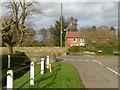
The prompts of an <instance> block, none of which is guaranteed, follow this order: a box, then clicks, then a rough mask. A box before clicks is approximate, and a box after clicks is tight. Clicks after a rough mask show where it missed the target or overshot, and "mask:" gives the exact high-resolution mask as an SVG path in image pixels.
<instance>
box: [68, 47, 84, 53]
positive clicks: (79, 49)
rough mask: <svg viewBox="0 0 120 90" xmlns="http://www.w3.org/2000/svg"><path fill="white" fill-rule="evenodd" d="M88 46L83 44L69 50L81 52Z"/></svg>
mask: <svg viewBox="0 0 120 90" xmlns="http://www.w3.org/2000/svg"><path fill="white" fill-rule="evenodd" d="M85 50H86V48H85V47H83V46H72V47H70V48H69V49H68V51H69V52H80V51H85Z"/></svg>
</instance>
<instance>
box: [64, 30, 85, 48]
mask: <svg viewBox="0 0 120 90" xmlns="http://www.w3.org/2000/svg"><path fill="white" fill-rule="evenodd" d="M84 45H85V40H84V38H81V37H80V32H78V31H68V32H66V35H65V47H71V46H84Z"/></svg>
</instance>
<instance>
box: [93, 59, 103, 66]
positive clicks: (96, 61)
mask: <svg viewBox="0 0 120 90" xmlns="http://www.w3.org/2000/svg"><path fill="white" fill-rule="evenodd" d="M92 61H94V62H97V63H99V64H100V65H102V63H101V62H99V61H98V60H92Z"/></svg>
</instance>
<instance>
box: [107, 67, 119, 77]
mask: <svg viewBox="0 0 120 90" xmlns="http://www.w3.org/2000/svg"><path fill="white" fill-rule="evenodd" d="M107 69H109V70H110V71H112V72H114V73H115V74H117V75H119V76H120V74H119V73H118V72H116V71H114V70H113V69H111V68H109V67H107Z"/></svg>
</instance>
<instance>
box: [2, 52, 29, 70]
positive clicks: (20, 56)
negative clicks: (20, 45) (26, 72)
mask: <svg viewBox="0 0 120 90" xmlns="http://www.w3.org/2000/svg"><path fill="white" fill-rule="evenodd" d="M10 56H11V58H10V63H11V64H10V65H11V67H12V66H16V65H20V64H21V63H24V62H26V61H30V59H29V58H28V57H27V56H26V55H25V53H23V52H17V53H13V54H10ZM1 57H2V69H5V68H7V67H8V54H2V56H1Z"/></svg>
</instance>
